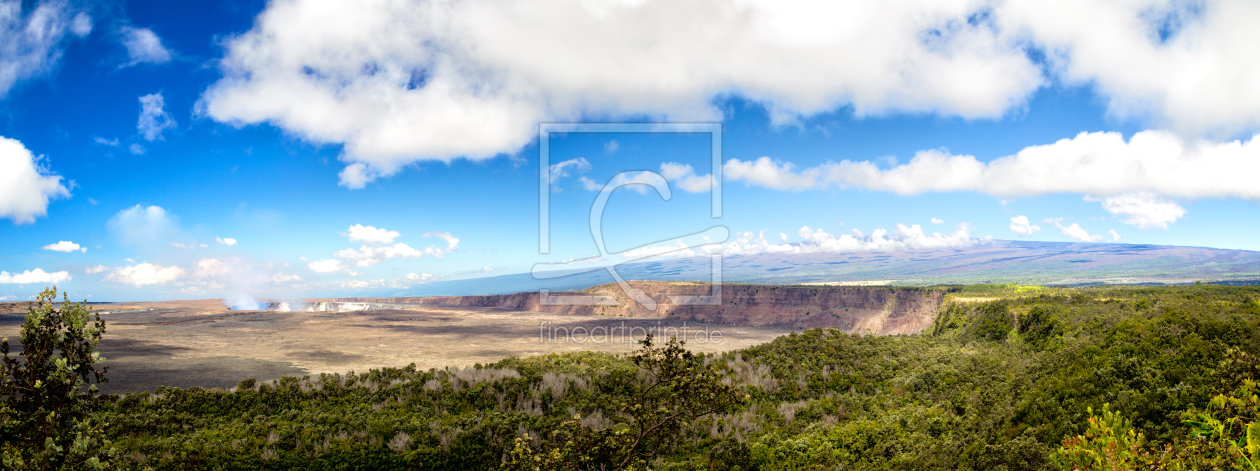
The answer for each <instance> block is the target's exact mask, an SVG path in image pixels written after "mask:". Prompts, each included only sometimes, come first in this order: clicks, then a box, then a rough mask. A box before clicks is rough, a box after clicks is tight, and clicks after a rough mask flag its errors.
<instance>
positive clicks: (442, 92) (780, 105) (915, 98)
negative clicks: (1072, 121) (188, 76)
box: [199, 0, 1260, 188]
mask: <svg viewBox="0 0 1260 471" xmlns="http://www.w3.org/2000/svg"><path fill="white" fill-rule="evenodd" d="M1257 15H1260V6H1257V5H1255V3H1254V2H1247V1H1229V0H1221V1H1206V2H1169V1H1164V0H1136V1H1128V2H1106V3H1100V2H1093V1H1088V0H1067V1H1065V2H1050V3H1045V2H1040V3H1039V2H1022V1H1015V0H995V1H985V2H979V1H957V2H940V1H932V0H896V1H889V2H878V3H874V4H872V3H869V2H807V1H802V2H784V1H757V0H753V1H741V2H730V1H721V0H699V1H692V2H676V1H670V0H643V1H633V2H627V1H613V0H595V1H587V0H542V1H539V2H530V3H529V4H516V5H506V6H505V5H502V4H499V3H495V2H492V1H491V0H470V1H464V2H456V3H448V2H440V1H438V0H397V1H386V0H371V1H364V2H352V3H344V4H337V5H331V6H330V5H328V4H327V3H325V2H322V1H319V0H283V1H274V2H270V3H269V4H268V5H267V8H266V9H265V10H264V11H263V12H262V13H261V14H260V15H259V16H258V17H257V18H256V20H255V22H254V25H253V27H252V29H251V30H250V31H248V32H246V33H244V34H241V35H238V36H236V37H234V38H232V39H230V40H229V41H227V43H226V50H227V52H226V57H225V58H224V59H223V60H222V61H221V62H220V64H219V66H220V69H221V71H222V73H223V77H222V78H221V79H220V80H219V81H217V82H216V83H214V84H213V85H212V86H210V87H209V88H208V89H207V91H206V92H205V94H204V95H203V97H202V99H201V101H200V102H199V103H200V104H199V109H200V110H201V111H202V112H203V113H205V114H207V115H209V116H210V117H211V118H213V119H215V120H218V121H222V122H227V123H232V124H236V125H246V124H256V123H270V124H273V125H275V126H278V127H280V128H282V129H284V130H286V131H288V132H291V133H293V134H295V135H297V136H301V137H302V138H304V139H306V140H309V141H312V142H319V143H338V144H344V146H345V147H344V152H343V155H342V156H341V159H342V160H343V161H344V162H345V163H346V165H347V166H346V168H345V170H343V172H342V174H341V184H342V185H345V186H348V187H351V188H360V187H362V186H363V185H365V184H366V183H368V182H370V181H372V180H373V179H376V178H379V177H381V176H388V175H390V174H393V173H394V172H397V171H398V170H399V169H400V168H403V167H404V166H406V165H407V164H409V163H412V162H416V161H420V160H441V161H449V160H450V159H452V158H458V157H466V158H470V159H474V160H476V159H484V158H490V157H493V156H495V155H500V154H503V153H508V154H510V153H513V152H515V151H517V150H519V149H521V148H522V147H523V146H525V145H526V144H528V143H529V142H530V141H531V140H532V139H533V138H534V136H536V135H537V129H536V126H537V123H539V122H565V121H577V120H580V119H581V118H583V117H587V116H602V117H612V118H618V117H631V118H633V117H641V116H650V117H654V118H658V119H659V120H660V121H696V120H708V121H712V120H717V119H721V117H722V116H723V114H722V112H721V110H719V109H718V106H720V104H719V103H717V102H719V101H720V100H721V99H722V98H723V97H728V96H738V97H741V98H743V99H746V100H749V101H752V102H756V103H760V104H762V105H764V106H765V107H766V108H767V109H768V110H769V112H770V116H771V119H772V121H773V122H774V123H776V124H782V123H791V122H794V121H796V120H798V119H799V118H801V117H807V116H812V115H816V114H819V113H825V112H830V111H835V110H838V109H845V108H846V107H847V109H851V110H852V112H853V113H854V114H855V115H856V116H858V117H865V116H882V115H890V114H897V113H912V114H921V113H933V114H937V115H942V116H959V117H963V118H967V119H974V118H999V117H1002V116H1004V115H1005V114H1007V113H1008V112H1010V111H1011V110H1014V109H1018V108H1019V107H1021V106H1023V105H1024V104H1025V103H1026V101H1027V99H1028V97H1030V96H1031V95H1032V94H1033V93H1035V92H1036V91H1037V90H1038V89H1040V88H1042V87H1045V86H1048V85H1067V86H1076V85H1082V86H1086V87H1090V88H1092V90H1093V91H1094V93H1096V94H1097V95H1098V96H1099V97H1100V98H1101V99H1102V100H1104V101H1105V102H1107V104H1108V109H1109V113H1110V114H1111V115H1113V116H1115V117H1118V118H1120V119H1124V120H1132V121H1137V122H1139V123H1142V124H1150V125H1153V126H1155V127H1159V128H1161V129H1171V130H1175V131H1178V132H1181V133H1183V134H1187V135H1199V136H1202V135H1218V136H1228V135H1233V134H1232V133H1239V132H1255V131H1256V130H1257V126H1260V58H1258V57H1257V55H1256V54H1254V49H1253V48H1252V47H1250V45H1252V44H1257V43H1260V30H1258V29H1257V28H1255V27H1254V24H1253V23H1254V18H1255V17H1256V16H1257ZM329 24H336V25H338V27H337V28H336V29H335V30H330V29H329V28H328V27H327V25H329ZM537 51H546V53H545V54H538V53H537ZM1033 56H1035V57H1036V59H1033Z"/></svg>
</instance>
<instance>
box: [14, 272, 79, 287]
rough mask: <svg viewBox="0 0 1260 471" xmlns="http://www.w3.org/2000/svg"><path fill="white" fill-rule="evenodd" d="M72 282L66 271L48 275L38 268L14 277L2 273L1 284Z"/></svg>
mask: <svg viewBox="0 0 1260 471" xmlns="http://www.w3.org/2000/svg"><path fill="white" fill-rule="evenodd" d="M70 280H71V277H70V274H69V273H67V272H64V271H59V272H53V273H48V272H45V271H44V270H43V269H39V268H36V269H34V270H26V271H24V272H22V273H14V274H12V275H10V274H9V272H7V271H0V284H15V285H33V284H45V283H64V282H66V281H70Z"/></svg>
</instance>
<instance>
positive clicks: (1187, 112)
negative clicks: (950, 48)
mask: <svg viewBox="0 0 1260 471" xmlns="http://www.w3.org/2000/svg"><path fill="white" fill-rule="evenodd" d="M1258 15H1260V4H1257V3H1255V2H1249V1H1230V0H1222V1H1204V2H1180V1H1161V0H1139V1H1132V2H1095V1H1089V0H1066V1H1061V2H1053V3H1043V2H1019V1H1003V2H1000V3H997V4H996V8H995V9H994V18H995V21H996V22H998V23H999V24H1001V25H1003V27H1004V29H1005V31H1007V32H1009V33H1010V36H1011V37H1012V38H1014V39H1024V40H1028V41H1031V42H1032V43H1033V44H1035V45H1036V46H1037V47H1039V48H1040V49H1042V50H1043V51H1045V57H1046V60H1047V61H1048V62H1049V64H1050V66H1051V67H1050V70H1051V71H1053V73H1054V74H1055V75H1056V77H1057V78H1059V79H1060V81H1061V82H1062V83H1065V84H1068V85H1087V86H1092V87H1093V88H1094V91H1095V93H1097V94H1098V95H1100V96H1101V97H1103V98H1104V100H1106V102H1107V104H1108V112H1109V113H1110V114H1111V115H1113V116H1116V117H1118V118H1121V119H1137V120H1141V121H1147V122H1151V123H1153V124H1155V125H1159V126H1161V127H1167V128H1170V129H1175V130H1179V131H1182V132H1186V133H1221V134H1225V135H1228V134H1229V133H1233V132H1238V131H1255V129H1256V126H1257V125H1260V56H1257V55H1256V54H1255V50H1254V48H1252V47H1251V46H1250V45H1252V44H1260V29H1257V28H1256V27H1255V18H1256V17H1257V16H1258Z"/></svg>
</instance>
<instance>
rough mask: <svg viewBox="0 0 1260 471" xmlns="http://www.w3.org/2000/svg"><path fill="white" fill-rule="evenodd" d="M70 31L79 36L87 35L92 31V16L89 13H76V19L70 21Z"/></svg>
mask: <svg viewBox="0 0 1260 471" xmlns="http://www.w3.org/2000/svg"><path fill="white" fill-rule="evenodd" d="M70 32H71V33H74V35H75V36H79V37H83V36H87V35H88V33H91V32H92V17H90V16H88V14H87V13H79V14H77V15H74V19H73V20H71V21H70Z"/></svg>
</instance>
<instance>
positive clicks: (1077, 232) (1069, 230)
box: [1042, 218, 1119, 242]
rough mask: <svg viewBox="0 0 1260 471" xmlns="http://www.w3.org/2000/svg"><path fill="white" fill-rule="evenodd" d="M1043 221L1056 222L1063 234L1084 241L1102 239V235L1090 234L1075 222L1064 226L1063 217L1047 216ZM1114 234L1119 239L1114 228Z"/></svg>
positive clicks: (1055, 225)
mask: <svg viewBox="0 0 1260 471" xmlns="http://www.w3.org/2000/svg"><path fill="white" fill-rule="evenodd" d="M1042 222H1046V223H1050V224H1054V227H1057V228H1059V232H1062V233H1063V235H1065V236H1067V237H1070V238H1073V239H1076V240H1079V241H1082V242H1098V241H1101V240H1102V236H1100V235H1090V233H1089V232H1088V231H1086V230H1085V229H1084V228H1082V227H1081V225H1080V224H1077V223H1075V222H1074V223H1072V225H1070V226H1064V225H1063V218H1053V219H1050V218H1047V219H1045V220H1043V221H1042ZM1112 234H1115V235H1116V238H1117V240H1119V234H1116V233H1115V231H1114V230H1113V231H1112Z"/></svg>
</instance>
